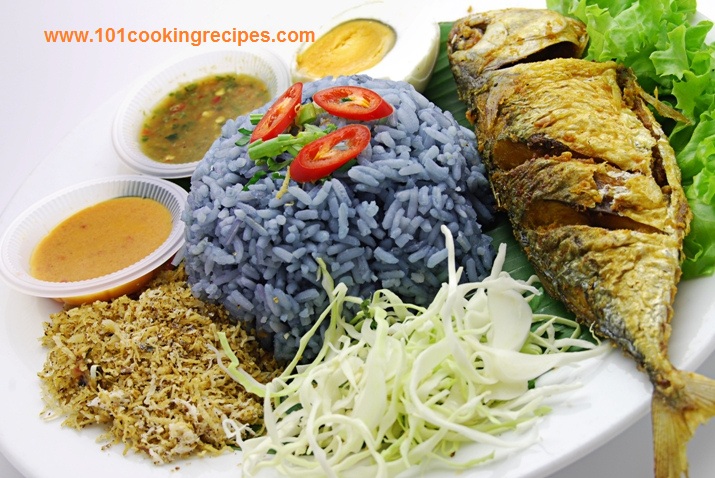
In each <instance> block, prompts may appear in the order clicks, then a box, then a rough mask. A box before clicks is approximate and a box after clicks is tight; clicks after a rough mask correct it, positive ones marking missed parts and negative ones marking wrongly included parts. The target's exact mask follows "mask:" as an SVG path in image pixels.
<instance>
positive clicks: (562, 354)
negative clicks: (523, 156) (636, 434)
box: [224, 226, 607, 477]
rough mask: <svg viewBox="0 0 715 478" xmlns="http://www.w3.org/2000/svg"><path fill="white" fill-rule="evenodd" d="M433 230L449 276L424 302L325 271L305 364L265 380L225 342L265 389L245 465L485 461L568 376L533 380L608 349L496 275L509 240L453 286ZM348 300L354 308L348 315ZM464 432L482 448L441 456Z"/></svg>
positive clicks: (320, 472) (528, 288)
mask: <svg viewBox="0 0 715 478" xmlns="http://www.w3.org/2000/svg"><path fill="white" fill-rule="evenodd" d="M442 232H443V233H444V235H445V237H446V243H447V249H448V253H449V254H448V268H449V278H448V282H447V283H445V284H443V286H442V288H441V289H440V291H439V292H438V294H437V296H436V297H435V298H434V300H433V302H432V303H431V304H430V305H429V306H428V307H426V308H423V307H418V306H415V305H412V304H406V303H404V302H402V301H401V300H400V298H399V297H397V296H396V295H395V294H393V293H392V292H390V291H389V290H380V291H378V292H376V293H375V294H374V295H373V297H372V299H371V300H369V301H363V300H362V299H360V298H356V297H351V296H347V295H346V290H347V289H346V287H345V285H344V284H337V285H336V284H333V282H332V279H331V278H330V277H329V275H328V274H327V272H326V271H325V269H323V278H322V279H323V286H324V287H325V288H326V290H328V292H329V294H330V295H331V297H332V301H331V304H330V306H329V307H328V308H327V309H326V310H325V312H324V313H323V314H322V315H321V317H320V319H319V321H318V323H317V324H316V325H315V327H314V329H313V330H312V331H311V332H309V334H308V337H309V336H310V335H311V334H313V333H315V331H316V330H317V328H318V325H319V323H320V322H322V321H323V320H325V319H326V318H329V320H330V324H329V327H328V330H327V331H326V333H325V340H324V345H323V348H322V350H321V351H320V353H319V355H318V357H317V358H316V359H315V360H314V361H313V362H312V363H310V364H308V365H304V366H300V365H298V360H299V356H298V357H296V359H295V360H294V362H293V363H291V364H290V365H289V366H288V367H287V369H286V371H285V372H284V373H283V374H282V375H281V376H280V377H278V378H276V379H274V380H273V381H272V382H270V383H268V384H267V385H265V386H263V385H262V384H260V383H258V382H256V381H255V380H249V376H248V374H246V373H245V372H242V371H241V370H240V364H239V363H238V361H237V359H235V357H234V356H233V354H232V352H231V351H230V350H229V349H227V343H226V344H224V351H225V353H226V354H227V356H228V357H229V359H231V364H230V365H228V366H227V367H226V366H225V369H226V370H227V371H228V372H229V373H230V374H231V376H232V377H233V378H234V379H236V380H237V381H239V382H241V383H243V384H245V386H246V388H247V389H248V390H250V391H252V392H253V393H257V394H259V395H261V396H263V397H264V422H265V430H266V434H265V435H263V436H259V437H254V438H250V439H246V440H242V439H241V438H240V434H239V433H236V435H235V439H236V442H237V444H238V445H239V446H240V448H241V449H242V451H243V472H244V474H245V475H251V474H253V473H254V472H256V471H258V470H259V469H261V468H267V467H269V468H273V469H277V470H278V471H279V472H281V473H283V474H285V475H287V476H292V477H302V476H306V477H307V476H310V477H314V476H375V477H387V476H394V475H396V474H397V473H399V472H401V471H404V470H405V469H407V468H409V467H411V466H413V465H416V464H419V463H421V462H424V461H431V460H432V461H437V462H439V463H444V464H446V465H447V466H450V467H456V468H467V467H471V466H474V465H475V464H477V463H480V462H483V461H487V460H490V459H492V458H494V456H496V455H495V453H496V452H495V450H496V449H497V448H508V449H514V448H520V447H525V446H528V445H530V444H531V443H533V442H534V441H535V440H536V438H537V436H536V435H535V434H534V433H530V434H525V433H512V434H503V432H506V431H509V430H521V429H523V428H525V427H526V428H533V427H530V425H533V424H534V423H536V421H537V419H538V418H539V417H540V416H542V415H543V414H545V413H547V412H548V411H549V408H548V407H547V406H546V404H545V403H544V402H545V399H546V398H548V397H550V396H552V395H554V394H556V393H559V392H562V391H564V390H567V389H570V388H572V387H573V386H575V384H552V385H543V386H540V385H539V386H533V385H534V381H535V379H537V378H538V377H540V376H541V375H543V374H545V373H546V372H548V371H549V370H552V369H554V368H557V367H560V366H563V365H565V364H569V363H573V362H575V361H578V360H583V359H585V358H589V357H594V356H596V355H599V354H601V353H603V352H604V351H605V350H606V349H607V347H606V346H605V345H596V344H594V343H592V342H590V341H586V340H582V339H579V338H578V337H579V335H580V330H579V327H578V324H576V323H575V322H573V321H569V320H567V319H562V318H558V317H553V316H545V315H534V314H532V311H531V308H530V307H529V300H530V299H531V298H532V297H534V296H535V295H536V294H539V290H538V289H537V288H535V287H534V286H533V285H532V282H533V281H534V278H532V279H530V280H529V281H521V280H516V279H513V278H512V277H511V276H510V275H509V274H508V273H507V272H504V271H502V266H503V263H504V258H505V254H506V246H505V245H502V246H501V247H500V248H499V253H498V255H497V258H496V260H495V263H494V268H493V270H492V272H491V275H490V276H489V277H488V278H487V279H485V280H484V281H482V282H478V283H465V284H460V283H459V279H460V276H461V273H462V269H461V268H459V269H456V268H455V263H454V262H455V259H454V244H453V240H452V236H451V234H450V232H449V230H448V229H447V228H446V227H445V226H442ZM346 303H354V304H359V305H360V307H361V309H360V312H359V313H357V314H356V316H355V318H354V319H352V320H350V321H349V322H348V321H346V320H345V319H344V317H343V313H342V311H343V307H344V305H345V304H346ZM558 321H561V322H563V321H566V322H568V323H569V324H570V325H572V326H573V330H574V333H573V336H572V337H566V338H557V334H556V333H555V332H554V324H555V323H556V322H558ZM304 341H305V342H307V337H306V338H304ZM305 342H304V343H305ZM573 348H577V349H578V351H569V350H571V349H573ZM225 428H226V429H227V430H240V428H241V427H240V425H237V424H231V425H230V426H226V427H225ZM467 442H477V443H481V444H485V445H488V446H489V447H490V449H489V450H488V451H487V452H485V453H483V454H482V455H481V456H477V457H476V458H473V459H470V460H469V461H467V462H458V461H457V460H455V459H449V458H450V457H451V456H452V455H453V454H454V453H455V452H456V451H457V450H458V449H459V448H460V446H461V445H462V444H464V443H467ZM492 448H493V449H494V450H492Z"/></svg>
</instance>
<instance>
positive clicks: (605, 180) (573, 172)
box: [448, 10, 715, 478]
mask: <svg viewBox="0 0 715 478" xmlns="http://www.w3.org/2000/svg"><path fill="white" fill-rule="evenodd" d="M521 13H522V14H525V13H524V12H521ZM542 14H543V11H541V10H535V11H533V15H534V16H535V18H539V16H540V15H542ZM493 15H496V16H498V15H499V12H496V13H494V14H493ZM508 21H509V16H508V15H507V16H506V17H501V18H500V19H498V20H493V22H494V23H497V24H498V23H503V22H508ZM537 23H538V20H537ZM477 24H479V22H476V21H473V20H462V21H460V22H458V24H457V25H455V27H454V28H453V30H452V33H451V34H450V38H449V40H448V53H449V57H450V63H451V67H452V71H453V73H454V77H455V81H456V82H457V87H458V93H459V95H460V97H461V98H462V100H464V101H465V102H466V103H467V104H468V108H469V109H468V113H467V117H468V119H469V120H470V121H471V122H472V123H473V124H474V126H475V131H476V135H477V141H478V148H479V151H480V153H481V154H482V158H483V160H484V163H485V165H486V167H487V169H488V172H489V175H490V180H491V184H492V188H493V190H494V195H495V197H496V200H497V206H498V207H500V208H502V209H503V210H505V211H506V212H507V214H508V216H509V219H510V222H511V224H512V227H513V230H514V234H515V236H516V238H517V240H518V241H519V243H520V244H521V246H522V247H523V249H524V251H525V253H526V255H527V257H528V259H529V261H530V262H531V263H532V265H533V267H534V269H535V271H536V273H537V275H538V276H539V278H540V279H541V282H542V284H543V285H544V288H545V289H546V291H547V292H548V293H549V294H550V295H552V296H554V297H556V298H558V299H559V300H561V301H562V302H563V303H564V304H565V305H566V306H567V307H568V308H569V309H570V310H571V311H572V312H573V313H574V314H575V315H576V317H577V318H578V319H579V320H580V321H581V322H583V323H585V324H587V325H589V326H590V327H592V330H594V331H595V332H596V333H597V334H598V335H601V336H603V337H607V338H609V339H611V340H612V341H613V342H614V343H615V344H617V345H618V346H619V347H620V348H621V349H622V350H623V351H625V352H626V353H627V354H628V355H630V356H631V357H633V359H634V360H635V362H636V364H637V365H638V367H639V368H640V369H642V370H643V371H645V373H647V375H648V377H649V378H650V381H651V382H652V384H653V399H652V420H653V432H654V455H655V464H654V467H655V476H656V477H657V478H665V477H670V478H674V477H680V476H682V475H683V474H686V475H687V457H686V445H687V442H688V440H689V439H690V438H691V437H692V435H693V433H694V432H695V429H696V428H697V426H698V425H700V424H701V423H704V422H705V421H707V420H709V419H710V418H711V417H712V416H713V415H715V381H713V380H711V379H709V378H706V377H703V376H700V375H697V374H693V373H689V372H683V371H680V370H677V369H676V368H675V367H673V365H672V364H671V362H670V360H669V359H668V340H669V338H670V333H671V326H670V323H671V318H672V316H673V307H672V304H673V300H674V298H675V295H676V291H677V284H678V281H679V279H680V274H681V272H680V264H681V261H682V257H683V254H682V246H683V238H684V237H685V235H686V234H687V233H688V230H689V223H690V220H691V211H690V208H689V206H688V203H687V200H686V197H685V194H684V192H683V189H682V186H681V182H680V179H681V178H680V170H679V168H678V166H677V163H676V160H675V154H674V152H673V150H672V148H671V147H670V144H669V143H668V138H667V137H666V135H665V133H664V132H663V130H662V128H661V126H660V125H659V124H658V122H657V120H656V119H655V117H654V116H653V114H652V113H651V111H650V110H649V108H648V104H653V103H654V102H655V100H654V99H653V98H652V97H650V96H649V95H647V94H646V93H645V92H644V91H643V90H642V89H641V88H640V86H639V85H638V83H637V81H636V79H635V77H634V75H633V74H632V72H630V71H629V70H628V69H626V68H623V67H621V66H619V65H617V64H615V63H612V62H606V63H594V62H588V61H584V60H580V59H577V58H568V57H567V58H560V57H557V58H553V59H549V60H543V61H538V62H528V63H518V62H516V63H514V62H513V61H508V62H501V64H503V65H507V66H506V67H504V68H488V69H487V68H483V67H482V66H483V65H482V64H481V63H478V65H477V66H476V67H470V66H468V65H465V64H464V62H469V61H472V59H473V57H474V56H475V54H474V52H476V51H478V50H481V51H487V50H489V51H495V52H496V54H499V51H500V49H499V48H495V47H494V45H490V44H487V45H483V46H482V47H480V48H477V47H476V46H475V45H476V44H477V43H475V42H466V41H464V38H465V37H469V36H470V35H469V33H468V32H466V31H465V28H467V27H466V26H467V25H477ZM480 28H481V27H480ZM500 28H503V27H500ZM487 36H488V35H487V34H486V33H484V32H483V31H479V32H476V33H474V34H473V37H475V38H476V37H484V38H486V37H487ZM461 48H468V49H469V50H471V52H470V51H463V50H461ZM532 55H533V54H532V53H529V55H522V56H523V57H524V58H527V57H531V56H532ZM514 56H518V55H511V54H510V60H511V58H513V57H514ZM566 56H568V55H566ZM489 62H490V63H491V64H499V63H500V62H499V61H494V60H493V59H492V58H491V57H489ZM475 71H478V72H479V73H478V78H470V77H469V75H472V74H474V72H475ZM656 103H657V102H656ZM655 107H656V109H657V110H658V111H659V112H668V111H669V110H668V108H666V107H661V106H660V105H658V104H655Z"/></svg>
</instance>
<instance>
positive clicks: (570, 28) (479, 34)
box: [449, 8, 588, 83]
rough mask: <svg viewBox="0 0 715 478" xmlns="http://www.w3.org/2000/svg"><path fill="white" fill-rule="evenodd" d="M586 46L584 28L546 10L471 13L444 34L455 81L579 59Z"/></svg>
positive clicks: (469, 80)
mask: <svg viewBox="0 0 715 478" xmlns="http://www.w3.org/2000/svg"><path fill="white" fill-rule="evenodd" d="M587 45H588V33H587V32H586V26H585V25H584V24H583V23H581V22H579V21H578V20H574V19H571V18H568V17H564V16H563V15H560V14H558V13H556V12H554V11H551V10H542V11H540V14H539V15H534V10H531V9H525V8H508V9H503V10H492V11H487V12H480V13H475V14H474V15H470V16H468V17H465V18H463V19H461V20H459V21H457V22H456V23H455V24H454V26H453V28H452V31H451V34H450V42H449V47H450V48H451V51H450V55H451V56H452V57H453V58H454V61H453V62H452V67H453V71H454V69H455V68H456V69H459V70H461V71H455V76H456V75H459V76H460V78H461V80H460V81H461V82H463V83H466V82H479V81H480V79H481V76H482V75H483V74H484V73H485V72H487V71H491V70H498V69H501V68H504V67H506V66H509V65H511V64H514V63H517V62H525V61H529V62H533V61H539V60H542V59H547V58H554V57H574V58H578V57H580V56H581V55H582V54H583V52H584V51H585V49H586V46H587Z"/></svg>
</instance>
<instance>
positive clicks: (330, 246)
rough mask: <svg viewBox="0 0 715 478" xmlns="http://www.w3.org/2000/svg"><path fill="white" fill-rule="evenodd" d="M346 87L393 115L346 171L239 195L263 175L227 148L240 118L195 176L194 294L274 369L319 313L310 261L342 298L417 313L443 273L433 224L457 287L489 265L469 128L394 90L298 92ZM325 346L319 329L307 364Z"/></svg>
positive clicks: (266, 182)
mask: <svg viewBox="0 0 715 478" xmlns="http://www.w3.org/2000/svg"><path fill="white" fill-rule="evenodd" d="M346 84H347V85H360V86H364V87H366V88H370V89H373V90H374V91H376V92H378V93H379V94H380V95H382V97H383V98H385V100H387V101H388V102H390V103H391V104H392V105H393V106H394V107H395V112H394V113H393V114H392V115H391V116H390V117H388V118H386V119H382V120H378V121H374V122H370V123H366V124H367V125H368V126H370V128H371V131H372V140H371V143H370V146H368V147H367V149H365V150H364V151H363V152H362V153H361V154H360V155H359V156H358V158H357V161H356V163H355V164H354V165H353V166H352V167H350V168H347V169H346V170H344V171H342V170H341V171H338V172H335V173H334V174H333V175H332V176H330V177H328V178H326V179H325V180H321V181H318V182H316V183H304V184H301V183H296V182H294V181H291V182H290V184H289V187H288V189H287V192H286V193H285V194H283V195H282V196H280V198H279V197H278V196H277V192H278V191H279V190H280V188H281V186H282V184H283V179H281V178H280V177H272V175H271V174H268V175H266V176H265V177H263V178H262V179H260V180H259V181H258V182H256V183H254V184H251V185H250V186H248V187H247V188H245V186H246V184H247V183H248V182H249V180H250V179H251V178H252V177H253V176H254V175H255V174H256V172H257V171H259V170H261V169H263V168H264V166H256V165H255V164H254V162H253V161H252V160H250V159H249V158H248V155H247V152H246V150H247V146H237V145H236V141H237V140H239V139H240V138H241V137H243V133H241V132H240V131H239V130H241V129H246V130H252V129H253V125H251V123H250V121H249V118H248V115H246V116H240V117H238V118H237V119H236V120H229V121H228V122H226V124H225V125H224V127H223V130H222V135H221V137H219V138H218V139H217V140H216V141H215V142H214V143H213V145H212V146H211V148H210V149H209V151H208V152H207V153H206V155H205V156H204V158H203V160H202V161H201V162H200V163H199V165H198V167H197V169H196V171H195V173H194V174H193V176H192V178H191V189H190V192H189V197H188V207H187V209H186V212H185V214H184V221H185V222H186V225H187V233H186V239H187V247H186V251H185V265H186V270H187V272H188V276H189V284H190V285H191V287H192V291H193V293H194V294H195V295H196V296H197V297H200V298H202V299H204V300H209V301H214V302H218V303H221V304H223V305H224V306H225V307H226V308H227V309H228V310H229V311H230V312H231V314H232V315H234V316H235V317H236V318H237V319H239V320H242V321H245V322H246V323H247V325H249V326H250V327H253V328H255V331H256V335H257V337H258V338H259V339H260V340H261V342H262V343H263V344H264V346H266V347H267V348H272V349H273V352H274V355H275V356H276V358H277V359H279V360H291V359H293V357H294V356H295V353H296V351H297V349H298V343H299V340H300V338H301V337H302V336H303V335H304V334H305V333H306V332H307V331H308V330H309V329H310V328H311V326H312V325H313V324H314V322H315V321H316V319H317V318H318V317H319V316H320V314H321V313H322V312H323V311H324V309H325V308H326V306H327V305H328V296H327V293H326V292H325V290H324V289H323V287H322V286H321V283H320V280H319V279H318V269H319V265H318V262H317V259H318V258H320V259H322V260H323V261H324V262H325V264H326V265H327V269H328V271H329V273H330V275H331V276H332V277H333V279H334V280H335V282H336V283H337V282H343V283H345V284H346V285H347V286H348V291H349V294H351V295H355V296H359V297H362V298H369V297H370V296H371V294H372V293H373V292H374V291H375V290H377V289H381V288H388V289H391V290H392V291H393V292H395V293H397V294H398V295H399V296H400V297H402V298H403V300H406V301H407V302H412V303H415V304H418V305H426V304H428V303H429V302H431V300H432V298H433V297H434V295H435V294H436V292H437V291H438V289H439V287H440V286H441V284H442V282H443V281H445V280H446V278H447V262H446V260H447V250H446V248H445V242H444V237H443V235H442V233H441V231H440V227H441V225H443V224H445V225H447V226H448V227H449V229H450V231H451V232H452V235H453V237H454V241H455V248H456V260H457V264H458V265H461V266H463V267H464V273H463V276H462V278H463V280H469V281H477V280H480V279H482V278H484V277H485V276H486V275H487V273H488V272H489V270H490V269H491V266H492V261H493V258H494V250H493V248H492V245H491V238H490V237H489V236H487V235H484V234H482V228H481V226H480V225H481V224H486V223H489V222H490V221H492V219H493V198H492V196H491V190H490V187H489V184H488V182H487V177H486V172H485V169H484V166H483V165H482V163H481V160H480V158H479V155H478V153H477V151H476V149H475V136H474V133H473V132H471V131H469V130H468V129H466V128H464V127H462V126H460V125H459V124H458V123H457V122H456V121H455V119H454V118H453V117H452V115H451V114H450V113H449V112H443V111H441V110H440V109H439V108H437V107H436V106H435V105H434V104H433V103H431V102H430V101H428V100H427V99H426V98H425V97H424V96H422V95H421V94H420V93H418V92H416V91H415V90H414V88H413V87H412V86H410V85H409V84H408V83H404V82H394V81H386V80H374V79H371V78H369V77H366V76H351V77H338V78H335V79H332V78H326V79H322V80H319V81H315V82H312V83H306V84H305V85H304V88H303V101H304V102H305V101H306V100H308V99H310V98H311V97H312V95H313V94H314V93H315V92H317V91H318V90H321V89H323V88H326V87H329V86H334V85H346ZM267 108H268V105H266V106H264V107H262V108H260V109H258V110H256V111H255V112H257V113H261V112H264V111H265V110H266V109H267ZM321 119H322V120H326V119H330V120H332V121H333V122H335V123H336V124H337V125H338V126H341V125H343V124H345V123H346V122H345V120H340V119H337V118H334V117H332V116H331V117H329V118H328V117H327V115H323V118H321ZM325 325H327V323H326V324H325ZM321 345H322V335H320V334H318V335H316V336H314V337H313V338H312V339H311V341H310V343H309V346H308V348H307V349H306V351H305V352H304V355H303V359H304V360H309V359H311V358H313V357H314V356H315V354H316V353H317V351H318V350H319V349H320V347H321Z"/></svg>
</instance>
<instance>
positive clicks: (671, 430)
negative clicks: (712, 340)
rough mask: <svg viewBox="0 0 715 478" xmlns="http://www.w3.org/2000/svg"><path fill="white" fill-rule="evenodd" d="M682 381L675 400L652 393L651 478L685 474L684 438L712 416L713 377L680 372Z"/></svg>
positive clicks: (714, 412)
mask: <svg viewBox="0 0 715 478" xmlns="http://www.w3.org/2000/svg"><path fill="white" fill-rule="evenodd" d="M680 373H681V374H682V378H683V381H684V388H683V390H682V394H680V395H679V398H678V399H677V400H673V399H669V398H667V397H666V396H664V395H663V394H662V393H660V392H658V391H657V390H656V391H655V392H654V393H653V401H652V411H651V413H652V421H653V448H654V450H653V452H654V456H655V478H681V477H682V476H683V475H685V476H688V458H687V445H688V441H690V439H691V438H692V437H693V435H694V434H695V430H696V429H697V428H698V426H700V425H702V424H703V423H705V422H707V421H708V420H710V418H712V417H713V416H715V380H713V379H710V378H708V377H705V376H703V375H698V374H696V373H691V372H680Z"/></svg>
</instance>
